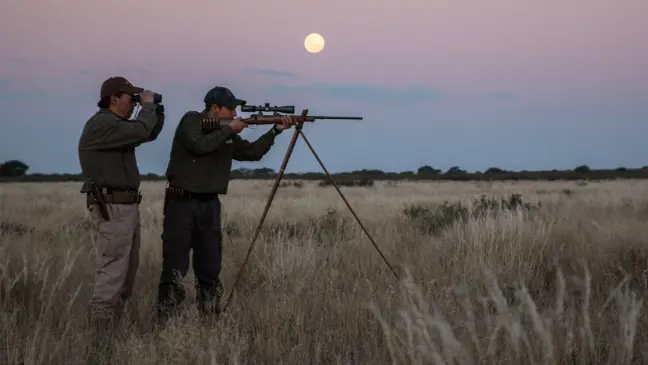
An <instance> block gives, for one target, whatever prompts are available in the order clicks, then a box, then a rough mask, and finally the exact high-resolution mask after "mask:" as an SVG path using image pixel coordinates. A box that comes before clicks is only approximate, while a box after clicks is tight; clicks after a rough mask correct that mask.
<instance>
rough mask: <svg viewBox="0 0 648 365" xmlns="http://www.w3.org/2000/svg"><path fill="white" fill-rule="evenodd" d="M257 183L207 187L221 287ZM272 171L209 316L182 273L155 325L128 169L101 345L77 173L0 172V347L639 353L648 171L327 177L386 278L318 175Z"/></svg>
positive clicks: (339, 355)
mask: <svg viewBox="0 0 648 365" xmlns="http://www.w3.org/2000/svg"><path fill="white" fill-rule="evenodd" d="M271 184H272V182H270V181H256V182H255V181H245V182H242V181H232V183H231V185H230V186H231V188H230V189H231V190H230V193H229V194H228V195H227V196H224V197H223V198H222V201H223V209H224V221H223V226H224V230H225V240H226V242H225V246H224V256H225V258H224V263H223V264H224V266H223V273H222V279H223V281H224V284H225V293H226V294H227V293H229V290H230V289H231V286H232V284H233V280H234V276H235V275H236V271H237V269H238V268H239V267H240V265H241V263H242V260H243V258H244V256H245V252H246V250H247V248H248V245H249V242H250V240H251V237H252V234H253V232H254V228H255V225H256V224H257V222H258V220H259V218H260V216H261V212H262V210H263V206H264V204H265V199H266V197H267V195H268V193H269V191H270V187H271ZM288 185H289V186H286V187H282V188H280V189H279V191H278V193H277V197H276V199H275V202H274V204H273V207H272V209H271V210H270V213H269V215H268V218H267V221H266V225H265V229H264V230H263V232H262V235H261V237H260V239H259V241H258V243H257V245H256V247H255V249H254V253H253V255H252V258H251V260H250V262H249V263H248V265H247V268H246V271H245V272H244V275H243V280H241V283H240V287H239V288H238V289H237V291H236V293H235V296H234V298H233V302H232V304H231V306H230V308H229V309H228V311H227V312H226V313H225V314H224V315H223V316H222V318H221V319H220V321H219V322H218V323H217V324H216V325H202V324H201V323H200V321H199V319H198V317H197V316H196V315H195V309H194V307H193V304H194V302H193V291H192V290H193V285H192V281H193V276H192V274H190V275H189V277H188V278H187V280H186V284H187V288H188V290H189V292H188V294H189V295H188V299H189V300H188V301H187V303H186V304H187V310H188V312H187V313H188V314H187V316H186V317H183V318H180V319H179V320H177V321H176V322H173V323H170V324H169V325H168V326H167V327H165V328H157V327H155V326H153V325H152V322H151V319H152V313H153V312H152V310H153V303H154V302H153V300H154V298H155V293H156V289H157V282H158V277H159V274H160V266H161V241H160V234H161V226H160V222H161V211H162V196H163V189H164V185H163V184H161V183H149V184H145V185H144V186H143V190H144V194H145V200H144V202H143V203H142V206H141V209H142V230H143V242H142V245H143V247H142V252H141V266H140V270H139V273H138V276H137V287H136V294H135V297H134V298H133V301H132V302H131V303H130V305H129V307H128V317H127V318H125V320H124V322H123V323H122V325H121V328H120V329H119V331H118V336H117V337H115V338H114V341H113V346H112V350H111V351H110V352H108V351H107V350H106V352H104V353H100V354H96V353H93V351H92V346H91V338H92V336H91V329H90V327H89V326H88V324H87V319H86V318H87V317H86V311H87V302H88V300H89V298H90V294H91V284H92V280H93V273H94V271H93V270H94V269H93V267H94V266H93V265H94V262H95V258H94V253H93V236H92V233H91V230H90V227H91V224H90V222H89V218H88V215H87V213H86V211H85V207H84V200H83V197H82V195H81V194H79V192H78V191H79V187H80V185H79V184H78V183H69V184H65V183H60V184H36V183H33V184H31V183H25V184H15V185H12V184H6V185H0V189H1V193H0V194H1V196H0V222H1V224H2V235H1V236H0V363H1V364H25V365H27V364H29V365H36V364H39V365H40V364H87V363H89V362H88V361H89V359H95V358H100V359H103V360H104V361H106V363H111V364H143V365H144V364H217V363H218V364H224V363H228V364H261V363H263V364H608V363H609V364H630V363H637V364H639V363H644V364H645V363H646V359H648V356H647V355H648V353H647V351H648V345H646V343H648V342H647V341H646V339H647V338H646V334H645V331H644V328H645V326H646V323H647V321H646V318H645V310H644V307H643V299H642V297H643V295H644V293H645V288H646V285H647V281H646V280H647V278H648V276H647V275H646V270H647V269H648V265H647V264H648V262H647V261H648V181H623V182H614V181H611V182H595V183H587V184H586V183H578V182H555V183H541V182H533V183H526V182H525V183H512V182H508V183H507V182H497V183H487V182H484V183H451V182H441V183H437V182H435V183H408V182H398V183H382V182H378V183H376V185H375V186H374V187H368V188H367V187H344V188H342V190H343V191H344V192H345V193H346V194H347V197H348V199H349V201H350V203H351V204H352V206H353V207H354V208H355V210H356V212H357V213H358V214H359V216H360V217H361V218H362V219H363V223H364V224H365V226H366V227H367V228H368V230H369V231H370V233H371V234H372V236H373V237H374V238H375V240H376V242H377V244H378V245H379V247H380V248H381V250H383V252H384V254H385V255H386V257H387V259H388V260H390V262H391V263H392V264H393V265H394V266H395V268H396V270H397V272H398V274H399V275H401V277H402V279H403V280H402V284H403V285H399V282H398V281H397V280H396V279H395V277H394V276H393V274H392V273H391V272H390V271H389V269H388V267H387V265H386V264H385V263H384V262H383V261H382V259H381V258H380V256H379V254H378V252H376V250H375V249H374V248H373V246H372V245H371V243H370V241H369V240H368V239H367V237H366V236H365V235H364V233H363V232H362V230H361V229H360V227H359V225H358V224H357V222H355V221H354V219H353V217H352V215H351V214H350V213H349V211H348V210H347V208H346V206H345V205H344V202H343V201H342V199H340V197H339V196H338V195H337V192H336V191H335V189H333V188H332V187H318V186H317V184H316V183H314V182H313V183H303V185H299V186H293V185H292V183H290V184H288ZM482 194H485V197H484V199H482V200H480V197H481V195H482ZM512 194H520V196H516V195H512ZM475 199H477V200H475ZM444 201H448V202H449V203H448V204H446V205H443V204H442V203H443V202H444ZM456 202H459V203H456ZM405 288H406V289H405Z"/></svg>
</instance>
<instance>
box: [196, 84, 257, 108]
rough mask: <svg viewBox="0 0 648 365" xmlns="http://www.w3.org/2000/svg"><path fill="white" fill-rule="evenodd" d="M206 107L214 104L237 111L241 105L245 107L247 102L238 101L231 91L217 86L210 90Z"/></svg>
mask: <svg viewBox="0 0 648 365" xmlns="http://www.w3.org/2000/svg"><path fill="white" fill-rule="evenodd" d="M204 101H205V105H206V106H210V105H212V104H216V105H220V106H224V107H227V108H230V109H236V107H237V106H239V105H245V104H246V103H247V101H245V100H241V99H238V98H237V97H236V96H234V94H233V93H232V91H230V89H228V88H226V87H222V86H216V87H214V88H213V89H211V90H209V91H208V92H207V94H206V95H205V99H204Z"/></svg>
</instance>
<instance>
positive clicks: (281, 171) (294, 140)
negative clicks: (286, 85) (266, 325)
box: [222, 109, 308, 312]
mask: <svg viewBox="0 0 648 365" xmlns="http://www.w3.org/2000/svg"><path fill="white" fill-rule="evenodd" d="M307 114H308V109H304V111H302V114H301V116H302V117H306V115H307ZM303 124H304V122H303V121H300V122H298V123H297V125H295V132H294V133H293V135H292V139H291V140H290V144H289V145H288V150H287V151H286V154H285V156H284V159H283V162H282V163H281V168H280V169H279V175H278V176H277V178H276V179H275V182H274V185H273V186H272V190H271V191H270V196H268V200H267V202H266V205H265V209H264V210H263V214H262V215H261V219H260V220H259V224H257V228H256V231H255V232H254V237H252V242H251V243H250V247H249V248H248V251H247V254H246V255H245V259H244V260H243V264H242V265H241V268H240V269H239V271H238V273H237V274H236V279H235V280H234V285H233V286H232V290H231V291H230V293H229V295H228V296H227V300H226V301H225V305H224V306H223V308H222V312H225V310H226V309H227V307H228V306H229V303H230V301H231V299H232V295H233V294H234V289H236V286H237V284H238V282H239V280H240V279H241V275H242V274H243V268H245V265H246V264H247V262H248V260H249V259H250V254H252V249H253V248H254V244H255V243H256V240H257V238H258V237H259V233H260V232H261V227H262V226H263V222H264V221H265V218H266V216H267V215H268V211H269V210H270V205H271V204H272V201H273V199H274V197H275V194H276V193H277V189H278V188H279V183H280V182H281V179H282V178H283V175H284V172H285V170H286V166H288V160H290V156H291V155H292V152H293V149H294V148H295V144H296V143H297V138H298V137H299V132H300V131H301V129H302V127H303Z"/></svg>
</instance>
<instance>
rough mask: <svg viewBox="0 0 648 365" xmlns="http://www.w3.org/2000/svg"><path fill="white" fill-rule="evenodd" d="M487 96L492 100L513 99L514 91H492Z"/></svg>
mask: <svg viewBox="0 0 648 365" xmlns="http://www.w3.org/2000/svg"><path fill="white" fill-rule="evenodd" d="M487 97H488V98H489V99H491V100H502V101H504V100H511V99H513V93H508V92H492V93H488V95H487Z"/></svg>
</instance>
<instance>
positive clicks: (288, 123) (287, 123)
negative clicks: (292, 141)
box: [275, 115, 297, 131]
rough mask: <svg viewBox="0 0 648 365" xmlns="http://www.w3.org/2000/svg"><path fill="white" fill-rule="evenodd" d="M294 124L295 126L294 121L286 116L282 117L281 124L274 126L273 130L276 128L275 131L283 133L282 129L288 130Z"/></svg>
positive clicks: (295, 122)
mask: <svg viewBox="0 0 648 365" xmlns="http://www.w3.org/2000/svg"><path fill="white" fill-rule="evenodd" d="M295 124H297V120H296V119H293V118H292V117H290V116H288V115H282V116H281V122H280V123H277V124H275V128H277V130H280V131H283V130H284V129H290V127H292V126H293V125H295Z"/></svg>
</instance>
